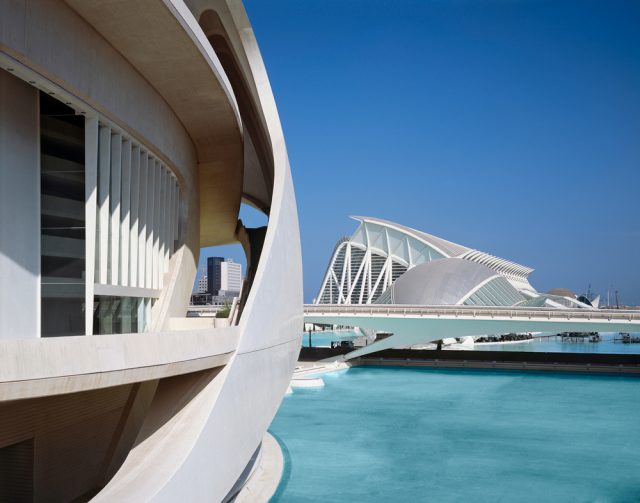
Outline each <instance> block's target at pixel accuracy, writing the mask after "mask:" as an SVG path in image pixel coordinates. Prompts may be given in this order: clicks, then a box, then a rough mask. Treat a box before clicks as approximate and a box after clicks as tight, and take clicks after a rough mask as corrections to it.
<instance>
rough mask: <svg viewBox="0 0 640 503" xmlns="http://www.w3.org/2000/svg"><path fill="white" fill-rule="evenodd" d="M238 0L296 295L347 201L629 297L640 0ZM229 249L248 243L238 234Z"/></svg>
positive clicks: (636, 280) (637, 209)
mask: <svg viewBox="0 0 640 503" xmlns="http://www.w3.org/2000/svg"><path fill="white" fill-rule="evenodd" d="M335 5H336V2H332V1H328V2H317V3H300V2H295V1H293V0H277V1H274V2H269V3H263V2H258V1H256V0H249V1H247V3H246V7H247V11H248V13H249V16H250V18H251V21H252V25H253V27H254V30H255V31H256V34H257V37H258V40H260V48H261V50H262V54H263V57H264V59H265V65H266V66H267V68H268V70H269V75H270V81H271V85H272V87H273V90H274V93H275V95H276V99H277V100H278V104H279V111H280V116H281V120H282V122H283V127H284V131H285V135H286V138H287V148H288V151H289V156H290V161H291V166H292V171H293V176H294V183H295V186H296V193H297V199H298V211H299V218H300V225H301V234H302V245H303V261H304V291H305V301H307V302H310V301H311V300H312V298H313V297H314V296H315V295H316V294H317V293H318V289H319V287H320V282H321V280H322V276H323V274H324V272H325V270H326V266H327V262H328V260H329V258H330V256H331V252H332V249H333V246H334V244H335V242H336V241H337V240H338V239H339V238H340V237H341V236H343V235H350V234H351V233H353V231H354V230H355V228H356V224H355V222H353V221H351V220H350V219H349V218H348V217H349V215H367V216H372V217H379V218H383V219H389V220H393V221H396V222H400V223H402V224H404V225H407V226H410V227H413V228H417V229H421V230H424V231H426V232H430V233H433V234H435V235H441V236H446V237H447V238H448V239H451V240H452V241H455V242H457V243H460V244H463V245H468V246H474V247H476V248H478V249H482V250H484V251H487V252H489V253H492V254H495V255H498V256H507V257H510V258H512V259H513V260H516V261H518V262H520V263H524V264H528V265H531V266H532V267H534V268H535V269H536V270H535V271H534V272H533V273H532V275H531V282H532V284H533V285H534V286H535V287H537V288H538V289H539V290H540V291H547V290H549V289H551V288H554V287H566V288H569V289H571V290H573V291H575V292H576V293H578V294H580V293H583V292H584V291H586V289H587V288H588V286H589V285H591V288H592V290H593V291H594V292H596V293H599V294H601V295H602V297H603V300H604V301H606V296H607V290H608V289H609V290H610V295H611V297H612V301H613V296H614V292H615V290H618V291H619V292H620V293H619V295H620V300H621V302H622V303H624V304H632V305H638V304H640V267H638V266H637V265H636V262H637V260H638V257H640V223H639V222H638V219H639V217H640V198H639V197H638V195H637V187H638V186H640V142H638V141H637V138H638V131H640V33H639V30H637V26H639V25H640V4H635V3H631V2H621V1H613V2H607V3H602V2H569V1H557V2H542V1H522V2H499V1H484V2H483V1H480V2H468V1H464V0H462V1H456V2H442V1H432V2H418V1H406V2H394V3H389V2H385V1H376V0H372V1H367V2H365V1H360V0H358V1H356V0H352V1H348V2H340V4H339V5H340V9H339V12H340V16H339V17H336V16H335V12H336V10H335V9H334V7H335ZM231 248H233V250H235V251H234V254H237V255H238V256H236V255H234V254H230V256H232V257H234V258H236V259H237V260H242V261H244V258H243V257H242V256H241V255H242V251H241V249H240V247H239V246H238V247H231Z"/></svg>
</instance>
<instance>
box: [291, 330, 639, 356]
mask: <svg viewBox="0 0 640 503" xmlns="http://www.w3.org/2000/svg"><path fill="white" fill-rule="evenodd" d="M359 335H360V334H359V333H356V332H353V331H337V332H330V331H326V332H313V333H312V334H311V345H312V346H313V347H330V346H331V341H340V340H345V341H347V340H353V339H355V338H356V337H357V336H359ZM634 335H640V334H634ZM600 337H601V338H602V341H601V342H597V343H592V342H587V341H584V342H563V341H562V340H561V339H560V337H544V338H539V339H535V340H533V341H531V342H523V343H521V344H481V345H477V346H475V351H541V352H550V353H567V352H569V353H632V354H637V353H640V344H622V343H621V342H615V341H614V339H615V338H619V337H620V336H619V335H618V333H617V332H616V333H613V332H603V333H601V334H600ZM302 345H303V346H306V347H308V346H309V334H308V333H306V334H304V335H303V336H302Z"/></svg>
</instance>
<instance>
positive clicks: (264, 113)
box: [0, 0, 302, 502]
mask: <svg viewBox="0 0 640 503" xmlns="http://www.w3.org/2000/svg"><path fill="white" fill-rule="evenodd" d="M243 202H244V203H247V204H251V205H253V206H254V207H256V208H258V209H260V210H261V211H263V212H264V213H265V214H266V215H267V216H268V225H267V226H266V227H264V228H256V229H250V228H246V227H245V226H244V225H243V223H242V222H241V221H239V220H238V214H239V209H240V205H241V203H243ZM16 215H19V216H21V218H20V219H19V222H18V221H17V220H16V218H15V217H16ZM225 243H240V244H241V245H242V246H243V248H244V250H245V253H246V255H247V278H246V281H245V284H244V285H243V293H242V296H241V298H240V301H239V303H238V306H237V309H236V312H235V313H234V316H233V317H232V318H230V320H229V321H227V322H226V323H225V322H224V321H225V320H222V321H223V323H220V320H217V321H218V324H222V325H226V326H218V325H215V324H213V323H212V322H211V321H207V320H206V319H204V320H197V321H194V320H186V318H185V316H186V309H187V304H188V300H189V296H190V293H191V289H192V286H193V281H194V278H195V274H196V264H197V263H198V257H199V250H200V248H201V247H203V246H211V245H217V244H225ZM0 277H2V279H3V282H2V285H1V286H0V362H1V365H0V408H1V410H2V413H1V414H0V471H2V472H3V473H4V474H6V477H4V478H3V479H2V480H3V482H2V483H1V484H0V500H2V501H22V500H28V501H44V500H47V501H69V500H78V501H82V500H89V499H93V500H95V501H136V502H139V501H177V500H180V499H182V500H187V501H222V500H224V499H226V498H230V497H232V496H233V495H234V494H235V492H237V491H238V490H239V489H240V488H241V487H242V483H243V481H244V479H245V478H246V476H247V475H248V474H249V473H250V472H251V468H252V463H254V462H256V460H258V459H259V453H260V444H261V440H262V437H263V435H264V433H265V431H266V428H267V426H268V425H269V423H270V422H271V419H272V418H273V416H274V415H275V412H276V410H277V408H278V406H279V403H280V400H281V399H282V396H283V394H284V392H285V391H286V388H287V385H288V383H289V379H290V376H291V372H292V370H293V367H294V364H295V361H296V358H297V355H298V351H299V346H300V338H299V334H298V332H299V328H300V327H301V326H302V277H301V257H300V243H299V234H298V222H297V212H296V205H295V196H294V191H293V184H292V180H291V173H290V169H289V162H288V158H287V152H286V148H285V143H284V138H283V133H282V128H281V126H280V122H279V118H278V114H277V110H276V106H275V102H274V99H273V95H272V92H271V89H270V86H269V80H268V77H267V74H266V71H265V68H264V64H263V62H262V59H261V56H260V52H259V50H258V47H257V43H256V40H255V38H254V35H253V31H252V29H251V26H250V24H249V21H248V19H247V16H246V13H245V12H244V8H243V6H242V4H241V3H240V2H236V1H232V0H228V1H227V0H202V1H199V0H193V1H188V2H186V3H185V2H183V1H182V0H141V1H137V2H124V1H115V2H103V1H99V0H67V1H62V0H40V1H35V0H26V1H23V2H3V3H1V4H0ZM5 279H6V281H5ZM7 481H9V482H7Z"/></svg>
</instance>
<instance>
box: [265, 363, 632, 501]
mask: <svg viewBox="0 0 640 503" xmlns="http://www.w3.org/2000/svg"><path fill="white" fill-rule="evenodd" d="M322 377H323V379H324V381H325V384H326V386H325V387H324V388H320V389H303V390H301V389H296V390H295V392H294V393H293V395H290V396H287V397H285V399H284V401H283V403H282V406H281V408H280V410H279V412H278V414H277V416H276V418H275V420H274V421H273V424H272V425H271V428H270V431H271V432H272V433H274V434H275V436H276V437H277V438H278V439H279V440H280V441H281V444H282V445H283V450H284V451H285V458H286V469H285V476H284V477H283V480H282V482H281V484H280V487H279V489H278V492H277V493H276V495H275V496H274V498H273V500H272V501H275V502H282V503H284V502H296V503H301V502H321V501H322V502H327V501H329V502H395V501H433V502H458V501H465V502H536V503H540V502H547V501H553V502H576V501H579V502H581V501H585V502H587V501H589V502H632V501H633V502H637V501H640V469H639V468H640V379H638V378H633V377H620V376H595V377H594V376H585V375H576V374H552V373H523V372H494V371H468V370H465V371H455V370H450V371H446V370H431V369H415V368H413V369H406V368H388V367H387V368H376V367H361V368H352V369H350V370H348V371H342V372H338V373H332V374H325V375H323V376H322Z"/></svg>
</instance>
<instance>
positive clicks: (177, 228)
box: [173, 183, 180, 248]
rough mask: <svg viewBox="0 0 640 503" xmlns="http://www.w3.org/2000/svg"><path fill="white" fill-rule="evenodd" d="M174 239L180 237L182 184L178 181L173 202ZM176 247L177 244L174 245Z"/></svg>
mask: <svg viewBox="0 0 640 503" xmlns="http://www.w3.org/2000/svg"><path fill="white" fill-rule="evenodd" d="M173 205H174V210H173V239H174V240H176V241H177V240H179V239H180V186H179V185H178V184H177V183H176V198H175V202H174V203H173ZM174 248H175V246H174Z"/></svg>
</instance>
